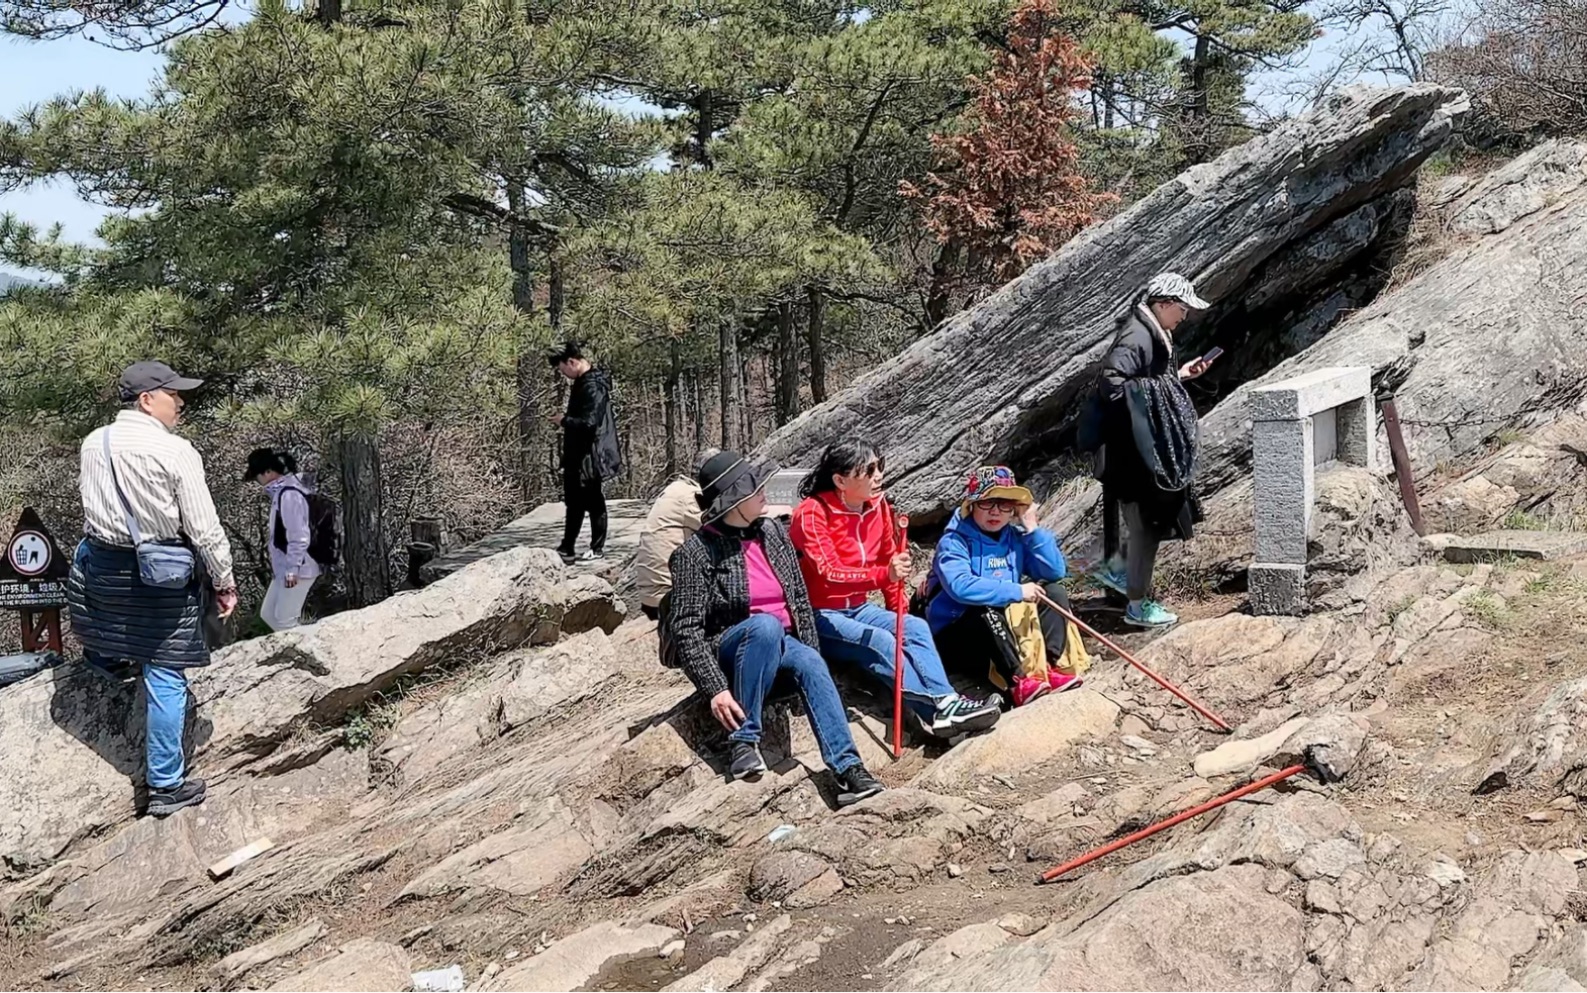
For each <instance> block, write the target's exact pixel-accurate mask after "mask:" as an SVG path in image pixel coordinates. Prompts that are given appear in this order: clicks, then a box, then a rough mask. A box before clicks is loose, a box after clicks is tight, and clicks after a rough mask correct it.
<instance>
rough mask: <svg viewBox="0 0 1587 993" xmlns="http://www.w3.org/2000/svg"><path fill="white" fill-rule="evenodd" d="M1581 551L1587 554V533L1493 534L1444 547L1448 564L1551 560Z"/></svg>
mask: <svg viewBox="0 0 1587 993" xmlns="http://www.w3.org/2000/svg"><path fill="white" fill-rule="evenodd" d="M1581 552H1587V532H1581V531H1489V532H1487V533H1486V534H1479V535H1476V536H1475V537H1465V536H1461V537H1457V538H1455V539H1454V540H1452V541H1450V542H1449V544H1447V545H1445V546H1444V561H1446V562H1455V563H1462V564H1463V563H1470V562H1492V561H1495V560H1496V559H1507V558H1516V559H1541V560H1543V561H1549V560H1552V559H1560V558H1565V557H1566V556H1569V555H1577V554H1579V553H1581Z"/></svg>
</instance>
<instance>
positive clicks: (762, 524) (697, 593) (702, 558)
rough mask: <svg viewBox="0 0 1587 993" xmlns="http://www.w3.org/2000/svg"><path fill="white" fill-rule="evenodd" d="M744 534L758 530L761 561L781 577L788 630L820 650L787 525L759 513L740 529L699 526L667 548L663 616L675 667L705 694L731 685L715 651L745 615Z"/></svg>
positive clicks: (747, 595) (803, 582)
mask: <svg viewBox="0 0 1587 993" xmlns="http://www.w3.org/2000/svg"><path fill="white" fill-rule="evenodd" d="M745 534H750V535H754V534H759V535H760V538H761V541H762V542H763V544H764V547H765V550H766V561H768V562H770V563H771V569H772V572H774V573H776V574H777V579H778V580H779V581H780V582H781V583H782V591H783V596H784V597H785V598H786V599H787V601H788V614H789V616H790V617H792V618H793V633H794V636H795V637H797V638H798V639H799V640H800V641H802V642H804V643H805V644H807V645H809V646H810V647H811V648H814V649H815V650H816V651H818V652H819V651H820V650H821V642H820V640H819V639H818V638H817V636H816V615H815V611H814V610H813V609H812V608H811V606H810V591H809V590H808V589H807V588H806V587H805V579H804V574H803V573H801V572H800V571H799V553H798V552H797V551H796V550H795V549H794V546H793V542H792V541H791V540H789V538H788V526H787V525H786V524H784V523H783V522H782V521H780V520H775V519H769V518H762V519H761V520H759V521H757V522H756V523H755V524H753V525H751V526H750V527H749V528H746V529H744V531H742V532H741V531H738V530H737V529H732V528H729V529H726V530H716V529H715V528H709V529H708V528H701V529H700V530H698V531H696V532H695V533H694V534H693V535H691V536H690V538H689V540H688V541H685V542H684V543H683V544H682V545H680V546H679V547H678V550H677V551H675V552H673V553H672V559H671V562H670V565H671V568H672V593H671V602H670V604H669V608H668V616H667V618H666V621H667V627H668V634H669V637H670V639H671V641H672V645H673V648H674V650H675V651H676V653H677V661H678V666H679V668H681V669H683V671H684V672H685V673H686V674H687V675H688V677H689V679H690V680H691V681H692V682H693V683H694V685H695V687H696V688H698V689H699V691H700V692H701V693H704V694H705V695H706V696H707V697H713V696H716V695H717V694H718V693H720V692H722V691H723V690H726V689H731V687H729V686H728V682H727V675H726V673H725V672H723V670H722V665H721V662H720V661H718V655H717V652H718V650H719V649H720V648H721V647H722V636H723V635H724V634H726V633H727V630H728V628H731V627H732V626H733V625H735V624H738V623H739V622H741V621H745V620H748V619H749V574H748V572H747V570H746V569H745V566H744V535H745Z"/></svg>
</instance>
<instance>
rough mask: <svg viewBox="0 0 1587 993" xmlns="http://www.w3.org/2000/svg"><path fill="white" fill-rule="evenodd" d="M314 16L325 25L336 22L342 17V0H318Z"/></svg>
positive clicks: (328, 25)
mask: <svg viewBox="0 0 1587 993" xmlns="http://www.w3.org/2000/svg"><path fill="white" fill-rule="evenodd" d="M314 17H315V19H316V20H318V21H319V22H320V24H322V25H324V26H325V27H330V26H331V25H332V24H335V23H337V22H338V21H340V20H341V19H342V0H319V3H318V6H317V7H316V9H315V11H314Z"/></svg>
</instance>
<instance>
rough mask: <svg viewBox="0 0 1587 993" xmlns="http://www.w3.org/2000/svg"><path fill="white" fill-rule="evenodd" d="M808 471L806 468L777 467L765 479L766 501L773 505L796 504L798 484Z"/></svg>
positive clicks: (789, 505)
mask: <svg viewBox="0 0 1587 993" xmlns="http://www.w3.org/2000/svg"><path fill="white" fill-rule="evenodd" d="M808 472H809V470H808V469H779V470H777V471H776V472H774V473H772V476H771V478H770V479H768V480H766V502H767V503H768V504H771V505H773V506H778V505H781V506H784V507H796V506H798V505H799V484H800V483H801V482H803V481H804V478H805V475H806V473H808Z"/></svg>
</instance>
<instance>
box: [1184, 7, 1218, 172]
mask: <svg viewBox="0 0 1587 993" xmlns="http://www.w3.org/2000/svg"><path fill="white" fill-rule="evenodd" d="M1211 57H1212V42H1211V40H1210V39H1209V38H1208V37H1207V36H1206V35H1205V34H1197V35H1196V44H1195V47H1194V49H1193V50H1192V53H1191V56H1190V92H1189V93H1188V94H1186V100H1185V116H1184V128H1185V163H1184V164H1185V165H1186V166H1187V167H1188V166H1193V165H1198V164H1200V163H1202V162H1205V161H1207V160H1208V159H1209V158H1211V156H1212V136H1211V135H1210V134H1209V133H1208V130H1209V128H1210V127H1211V121H1210V117H1211V113H1210V107H1211V104H1210V102H1209V97H1208V95H1207V63H1208V61H1209V60H1210V59H1211Z"/></svg>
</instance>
